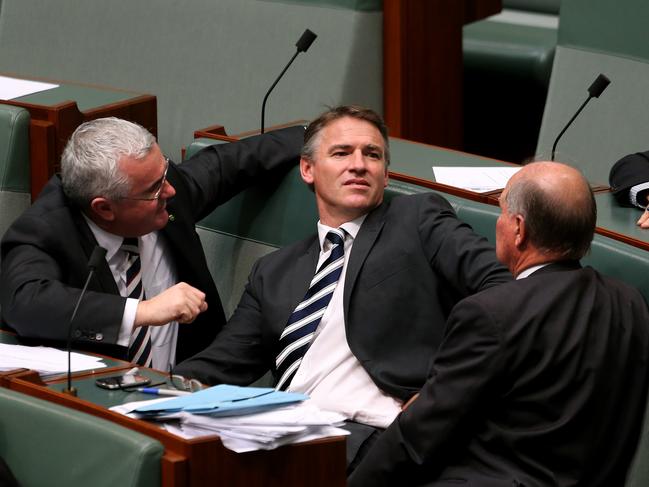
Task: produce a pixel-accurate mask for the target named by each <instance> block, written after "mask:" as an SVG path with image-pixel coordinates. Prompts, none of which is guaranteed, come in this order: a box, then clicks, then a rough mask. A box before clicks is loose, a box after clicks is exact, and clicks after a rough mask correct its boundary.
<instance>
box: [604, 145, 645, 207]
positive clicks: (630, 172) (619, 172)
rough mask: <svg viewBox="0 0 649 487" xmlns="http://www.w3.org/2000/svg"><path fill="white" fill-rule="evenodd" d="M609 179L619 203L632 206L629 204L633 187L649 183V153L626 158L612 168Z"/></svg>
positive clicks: (639, 153)
mask: <svg viewBox="0 0 649 487" xmlns="http://www.w3.org/2000/svg"><path fill="white" fill-rule="evenodd" d="M608 179H609V184H610V185H611V188H612V189H613V194H614V195H615V197H616V198H617V200H618V202H619V203H620V204H621V205H624V206H631V203H630V202H629V190H630V189H631V187H633V186H635V185H636V184H641V183H646V182H649V151H647V152H637V153H635V154H629V155H628V156H624V157H623V158H622V159H620V160H619V161H617V162H616V163H615V165H614V166H613V167H612V168H611V172H610V173H609V177H608Z"/></svg>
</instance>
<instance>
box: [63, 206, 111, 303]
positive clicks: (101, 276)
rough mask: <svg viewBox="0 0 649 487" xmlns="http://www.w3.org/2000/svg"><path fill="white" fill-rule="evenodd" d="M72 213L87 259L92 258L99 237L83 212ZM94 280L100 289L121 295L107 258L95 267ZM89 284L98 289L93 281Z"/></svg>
mask: <svg viewBox="0 0 649 487" xmlns="http://www.w3.org/2000/svg"><path fill="white" fill-rule="evenodd" d="M71 213H72V219H73V220H74V224H75V225H76V227H77V229H78V230H79V235H80V236H81V238H80V239H79V241H80V243H81V247H82V248H83V251H84V253H85V254H86V260H87V259H90V255H91V254H92V251H93V250H94V249H95V247H96V246H97V245H98V244H97V239H95V235H94V234H93V233H92V230H90V227H89V226H88V224H87V223H86V220H85V219H84V218H83V216H82V215H81V212H80V211H72V212H71ZM93 280H96V281H95V282H99V290H101V291H104V292H106V293H109V294H115V295H119V289H118V288H117V283H115V278H114V277H113V273H112V272H111V271H110V267H108V262H106V259H104V260H102V261H101V263H100V264H99V265H98V266H97V268H96V269H95V278H94V279H93ZM88 286H89V287H90V288H91V289H93V288H94V289H97V287H96V286H93V283H92V281H91V282H90V284H89V285H88Z"/></svg>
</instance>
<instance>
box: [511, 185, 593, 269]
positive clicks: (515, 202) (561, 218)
mask: <svg viewBox="0 0 649 487" xmlns="http://www.w3.org/2000/svg"><path fill="white" fill-rule="evenodd" d="M564 196H565V195H562V194H557V193H556V192H552V191H548V190H544V189H543V188H542V187H541V185H540V184H539V183H538V182H537V181H535V180H534V179H532V178H525V179H521V180H519V181H516V182H515V183H514V184H512V186H511V187H510V188H509V190H508V191H507V194H506V196H505V201H506V202H507V212H508V213H509V214H510V215H522V216H523V218H524V219H525V226H526V228H527V232H528V236H529V240H530V242H531V243H532V244H533V245H534V246H535V247H537V248H538V249H539V250H540V251H542V252H545V253H551V254H554V255H557V256H559V258H560V259H562V260H564V259H570V260H579V259H581V258H582V257H583V256H584V255H586V253H587V252H588V250H589V249H590V244H591V242H592V240H593V235H594V233H595V223H596V220H597V205H596V203H595V197H594V196H593V192H592V190H591V189H590V186H589V185H588V183H587V182H586V181H585V180H584V181H583V191H579V193H577V194H575V195H571V196H572V198H573V199H572V200H571V201H568V200H567V198H565V197H564ZM567 202H568V203H569V204H567Z"/></svg>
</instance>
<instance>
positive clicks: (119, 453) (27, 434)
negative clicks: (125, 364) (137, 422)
mask: <svg viewBox="0 0 649 487" xmlns="http://www.w3.org/2000/svg"><path fill="white" fill-rule="evenodd" d="M0 411H2V414H0V456H1V457H3V458H4V459H5V461H6V462H7V464H8V465H9V467H10V468H11V470H12V472H13V473H14V475H15V476H16V479H17V480H18V482H19V483H20V485H21V486H22V487H42V486H47V487H71V486H82V485H83V486H93V487H103V486H105V487H116V486H119V487H155V486H159V485H161V477H160V475H161V468H160V465H161V458H162V454H163V447H162V444H161V443H160V442H159V441H157V440H155V439H153V438H150V437H148V436H144V435H142V434H140V433H137V432H135V431H132V430H129V429H127V428H124V427H122V426H119V425H117V424H115V423H111V422H109V421H106V420H104V419H100V418H96V417H94V416H90V415H88V414H85V413H82V412H79V411H75V410H73V409H70V408H66V407H63V406H59V405H57V404H54V403H51V402H48V401H43V400H41V399H37V398H34V397H31V396H27V395H25V394H21V393H18V392H15V391H11V390H8V389H3V388H0Z"/></svg>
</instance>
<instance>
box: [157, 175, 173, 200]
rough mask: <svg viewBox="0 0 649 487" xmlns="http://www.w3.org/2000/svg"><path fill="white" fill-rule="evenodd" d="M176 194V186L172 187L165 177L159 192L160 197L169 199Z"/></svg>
mask: <svg viewBox="0 0 649 487" xmlns="http://www.w3.org/2000/svg"><path fill="white" fill-rule="evenodd" d="M175 194H176V188H174V187H173V185H172V184H171V183H170V182H169V180H168V179H165V182H164V186H163V187H162V193H160V197H161V198H163V199H169V198H172V197H173V196H175Z"/></svg>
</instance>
